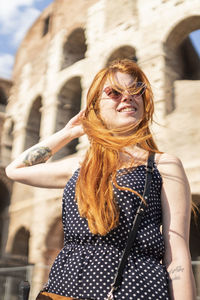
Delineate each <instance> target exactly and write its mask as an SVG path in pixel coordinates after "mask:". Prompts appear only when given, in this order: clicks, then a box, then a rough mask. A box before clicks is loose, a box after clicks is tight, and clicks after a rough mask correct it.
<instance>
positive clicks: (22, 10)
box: [0, 0, 200, 79]
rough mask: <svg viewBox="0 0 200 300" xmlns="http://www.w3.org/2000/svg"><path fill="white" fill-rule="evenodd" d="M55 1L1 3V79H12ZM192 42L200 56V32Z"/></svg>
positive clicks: (194, 36) (196, 33)
mask: <svg viewBox="0 0 200 300" xmlns="http://www.w3.org/2000/svg"><path fill="white" fill-rule="evenodd" d="M52 2H53V0H1V1H0V77H2V78H8V79H10V78H11V74H12V67H13V63H14V55H15V53H16V51H17V48H18V47H19V44H20V42H21V41H22V39H23V37H24V35H25V34H26V32H27V30H28V28H29V27H30V26H31V25H32V24H33V22H34V21H35V20H36V18H38V16H39V15H40V14H41V12H42V11H43V9H44V8H45V7H47V6H48V5H49V4H50V3H52ZM191 38H192V41H193V43H194V45H195V47H196V49H197V51H198V53H199V56H200V30H198V31H196V32H193V33H192V35H191Z"/></svg>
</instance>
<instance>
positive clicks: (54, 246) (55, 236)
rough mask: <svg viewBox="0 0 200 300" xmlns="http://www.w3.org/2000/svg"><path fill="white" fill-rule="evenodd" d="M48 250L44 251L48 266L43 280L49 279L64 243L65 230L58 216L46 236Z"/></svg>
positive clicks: (45, 261)
mask: <svg viewBox="0 0 200 300" xmlns="http://www.w3.org/2000/svg"><path fill="white" fill-rule="evenodd" d="M45 244H46V249H47V250H46V252H45V253H44V264H45V266H46V267H47V268H46V272H45V274H44V280H43V282H46V281H47V279H48V273H49V270H50V268H51V266H52V264H53V262H54V260H55V258H56V256H57V255H58V253H59V252H60V250H61V249H62V248H63V245H64V232H63V226H62V218H61V217H60V218H58V219H57V220H56V221H55V222H54V223H53V224H52V226H51V227H50V229H49V231H48V233H47V237H46V241H45Z"/></svg>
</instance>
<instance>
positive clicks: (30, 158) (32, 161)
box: [23, 147, 52, 166]
mask: <svg viewBox="0 0 200 300" xmlns="http://www.w3.org/2000/svg"><path fill="white" fill-rule="evenodd" d="M51 156H52V151H51V150H50V149H49V148H48V147H38V148H34V149H32V150H31V151H30V152H29V153H28V154H27V155H26V157H25V159H24V161H23V163H24V164H25V165H26V166H33V165H37V164H41V163H44V162H45V161H47V160H48V159H49V158H50V157H51Z"/></svg>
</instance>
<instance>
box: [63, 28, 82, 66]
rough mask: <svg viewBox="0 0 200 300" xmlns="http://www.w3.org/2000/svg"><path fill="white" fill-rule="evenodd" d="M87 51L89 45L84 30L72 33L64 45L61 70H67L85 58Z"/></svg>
mask: <svg viewBox="0 0 200 300" xmlns="http://www.w3.org/2000/svg"><path fill="white" fill-rule="evenodd" d="M86 50H87V45H86V38H85V33H84V30H83V29H82V28H77V29H75V30H74V31H72V33H71V34H70V35H69V36H68V38H67V41H66V42H65V44H64V47H63V61H62V66H61V69H65V68H67V67H69V66H71V65H72V64H74V63H75V62H77V61H79V60H81V59H83V58H85V52H86Z"/></svg>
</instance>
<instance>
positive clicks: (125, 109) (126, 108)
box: [120, 107, 136, 111]
mask: <svg viewBox="0 0 200 300" xmlns="http://www.w3.org/2000/svg"><path fill="white" fill-rule="evenodd" d="M120 111H136V109H135V108H134V107H125V108H122V109H121V110H120Z"/></svg>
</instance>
